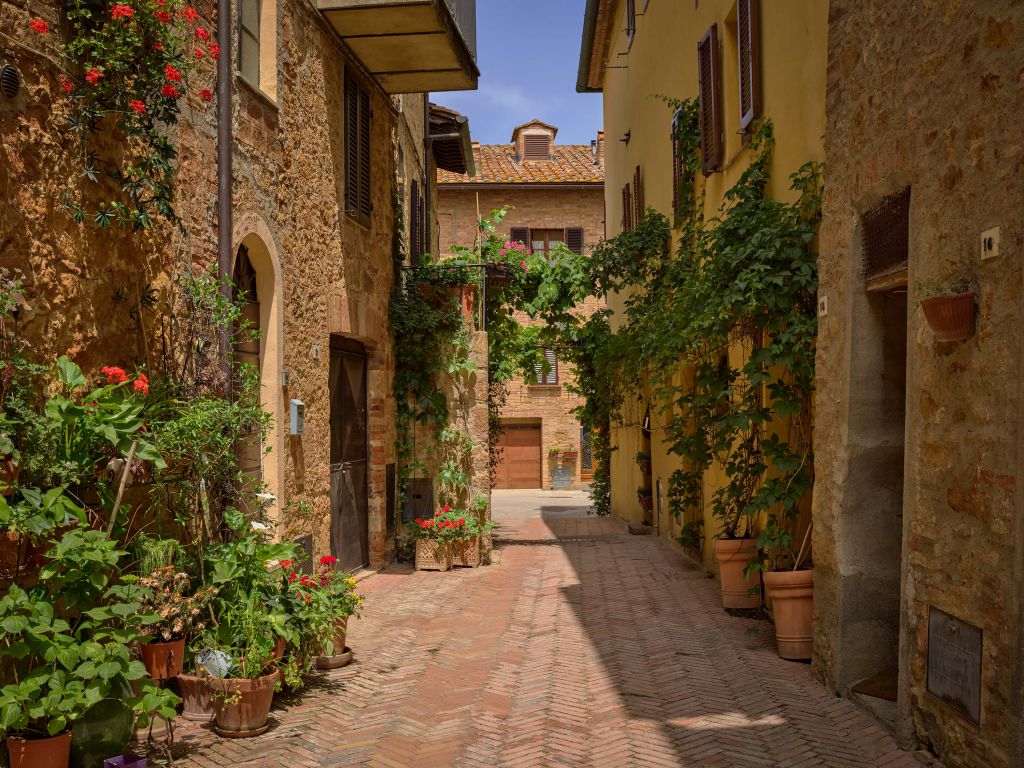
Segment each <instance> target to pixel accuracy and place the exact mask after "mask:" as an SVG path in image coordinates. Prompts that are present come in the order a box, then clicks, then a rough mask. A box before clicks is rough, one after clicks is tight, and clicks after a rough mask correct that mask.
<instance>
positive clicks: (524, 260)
mask: <svg viewBox="0 0 1024 768" xmlns="http://www.w3.org/2000/svg"><path fill="white" fill-rule="evenodd" d="M519 266H520V267H522V268H523V272H528V271H529V270H530V268H529V267H528V266H526V259H523V260H522V261H521V262H519Z"/></svg>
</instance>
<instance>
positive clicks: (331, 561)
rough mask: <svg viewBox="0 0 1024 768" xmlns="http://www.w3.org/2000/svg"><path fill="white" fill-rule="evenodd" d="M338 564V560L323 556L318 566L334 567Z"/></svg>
mask: <svg viewBox="0 0 1024 768" xmlns="http://www.w3.org/2000/svg"><path fill="white" fill-rule="evenodd" d="M336 562H338V558H336V557H334V556H333V555H324V556H323V557H321V558H320V565H334V564H335V563H336Z"/></svg>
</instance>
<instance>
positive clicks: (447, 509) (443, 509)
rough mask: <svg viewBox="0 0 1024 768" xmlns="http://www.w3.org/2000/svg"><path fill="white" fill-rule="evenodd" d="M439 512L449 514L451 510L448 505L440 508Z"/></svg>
mask: <svg viewBox="0 0 1024 768" xmlns="http://www.w3.org/2000/svg"><path fill="white" fill-rule="evenodd" d="M441 511H442V512H451V511H452V508H451V506H450V505H448V504H445V505H444V506H443V507H441Z"/></svg>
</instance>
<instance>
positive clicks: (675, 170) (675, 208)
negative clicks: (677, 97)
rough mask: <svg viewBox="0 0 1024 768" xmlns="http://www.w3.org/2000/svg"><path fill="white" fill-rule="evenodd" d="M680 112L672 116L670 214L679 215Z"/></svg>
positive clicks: (680, 165) (681, 174) (681, 178)
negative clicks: (677, 139)
mask: <svg viewBox="0 0 1024 768" xmlns="http://www.w3.org/2000/svg"><path fill="white" fill-rule="evenodd" d="M680 118H681V113H680V110H676V113H675V114H674V115H673V116H672V136H671V139H672V212H673V214H675V215H676V216H678V215H679V185H680V184H681V183H682V180H683V158H681V157H680V156H679V144H678V142H677V141H676V133H677V132H678V130H679V120H680Z"/></svg>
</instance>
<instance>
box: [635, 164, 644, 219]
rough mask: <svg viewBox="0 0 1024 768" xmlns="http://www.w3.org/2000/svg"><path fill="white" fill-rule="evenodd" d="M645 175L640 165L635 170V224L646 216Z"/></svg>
mask: <svg viewBox="0 0 1024 768" xmlns="http://www.w3.org/2000/svg"><path fill="white" fill-rule="evenodd" d="M645 210H646V209H645V208H644V177H643V174H642V173H641V171H640V166H639V165H638V166H637V167H636V171H634V172H633V226H636V225H637V224H639V223H640V220H641V219H643V217H644V212H645Z"/></svg>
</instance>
